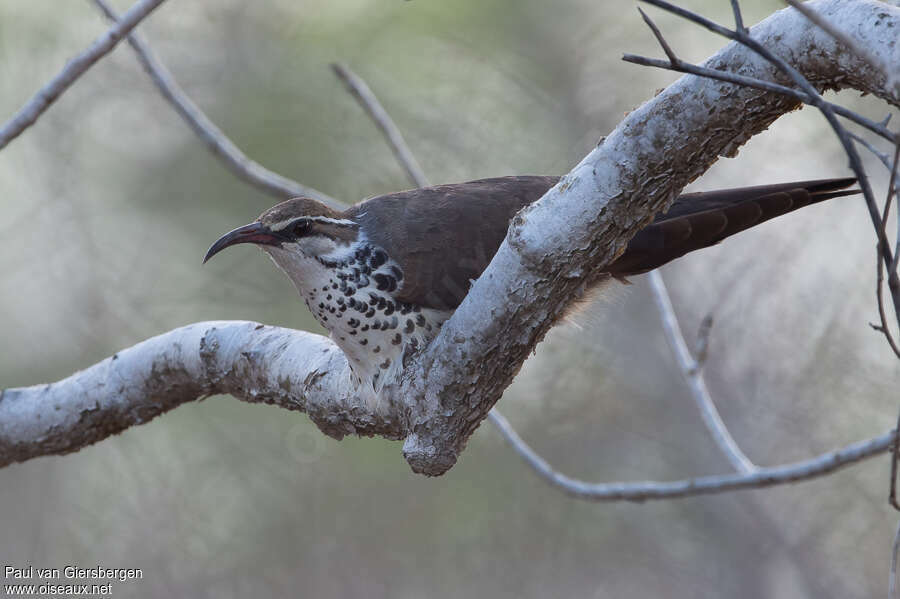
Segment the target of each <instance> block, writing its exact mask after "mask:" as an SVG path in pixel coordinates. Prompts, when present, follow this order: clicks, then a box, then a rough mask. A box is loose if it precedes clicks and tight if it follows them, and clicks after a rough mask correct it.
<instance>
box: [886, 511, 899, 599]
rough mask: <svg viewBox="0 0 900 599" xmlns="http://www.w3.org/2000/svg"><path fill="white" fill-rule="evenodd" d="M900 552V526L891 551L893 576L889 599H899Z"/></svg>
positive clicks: (890, 579)
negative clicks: (899, 557)
mask: <svg viewBox="0 0 900 599" xmlns="http://www.w3.org/2000/svg"><path fill="white" fill-rule="evenodd" d="M898 550H900V524H898V525H897V532H896V533H894V547H893V549H892V550H891V575H890V577H889V578H888V599H896V597H897V553H898Z"/></svg>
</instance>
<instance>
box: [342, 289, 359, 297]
mask: <svg viewBox="0 0 900 599" xmlns="http://www.w3.org/2000/svg"><path fill="white" fill-rule="evenodd" d="M354 293H356V288H355V287H347V288H346V289H344V295H347V296H350V295H353V294H354Z"/></svg>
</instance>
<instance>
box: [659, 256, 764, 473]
mask: <svg viewBox="0 0 900 599" xmlns="http://www.w3.org/2000/svg"><path fill="white" fill-rule="evenodd" d="M648 278H649V279H650V289H651V290H652V291H653V299H654V300H655V301H656V307H657V308H658V309H659V315H660V317H661V318H662V325H663V331H664V332H665V336H666V341H667V342H668V344H669V347H670V348H671V350H672V353H673V354H674V355H675V359H676V361H677V362H678V369H679V370H680V371H681V376H682V377H683V378H684V382H685V383H687V386H688V388H689V389H690V390H691V396H692V397H693V398H694V402H695V403H696V404H697V409H699V410H700V416H701V418H702V419H703V424H704V425H706V428H707V430H708V431H709V432H710V434H711V435H712V437H713V440H714V441H715V442H716V445H718V447H719V449H720V450H721V451H722V453H723V454H725V457H726V458H728V461H729V462H730V463H731V466H732V468H734V469H735V470H737V471H738V472H742V473H745V474H746V473H750V472H753V471H754V470H756V466H755V465H754V464H753V462H751V461H750V459H749V458H748V457H747V456H746V455H744V452H743V451H741V448H740V447H739V446H738V444H737V442H736V441H735V440H734V437H732V436H731V433H730V432H729V431H728V427H726V426H725V423H724V422H723V421H722V417H721V416H720V415H719V411H718V410H717V409H716V405H715V404H714V403H713V400H712V397H710V395H709V389H707V387H706V381H705V380H704V378H703V373H702V371H701V369H700V365H699V364H698V363H697V361H696V360H694V358H693V357H691V352H690V350H689V349H688V346H687V343H686V342H685V340H684V335H683V334H682V332H681V327H680V326H679V325H678V317H677V316H675V309H674V308H673V307H672V300H671V299H670V298H669V291H668V290H667V289H666V284H665V282H664V281H663V278H662V275H661V274H660V273H659V271H657V270H654V271H651V272H650V273H649V274H648Z"/></svg>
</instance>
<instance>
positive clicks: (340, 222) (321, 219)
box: [306, 216, 359, 227]
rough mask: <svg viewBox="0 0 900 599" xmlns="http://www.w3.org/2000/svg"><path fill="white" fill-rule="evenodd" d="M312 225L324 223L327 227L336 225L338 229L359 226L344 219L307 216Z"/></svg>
mask: <svg viewBox="0 0 900 599" xmlns="http://www.w3.org/2000/svg"><path fill="white" fill-rule="evenodd" d="M306 218H308V219H309V220H311V221H312V222H314V223H324V224H328V225H337V226H339V227H358V226H359V224H357V223H356V222H354V221H352V220H349V219H346V218H329V217H327V216H308V217H306Z"/></svg>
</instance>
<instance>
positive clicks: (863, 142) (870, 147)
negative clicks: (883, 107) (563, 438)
mask: <svg viewBox="0 0 900 599" xmlns="http://www.w3.org/2000/svg"><path fill="white" fill-rule="evenodd" d="M888 116H890V115H888ZM848 135H849V136H850V137H851V138H852V139H853V140H854V141H855V142H857V143H859V144H861V145H862V146H864V147H865V148H866V149H867V150H868V151H869V152H871V153H872V154H873V155H874V156H875V157H876V158H878V160H880V161H881V164H883V165H884V168H886V169H888V170H891V159H890V157H889V156H888V155H887V154H885V153H884V152H882V151H881V150H879V149H878V148H876V147H875V146H873V145H872V144H871V143H870V142H869V141H868V140H867V139H866V138H864V137H860V136H859V135H857V134H856V133H853V132H849V133H848ZM898 143H900V140H898Z"/></svg>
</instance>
